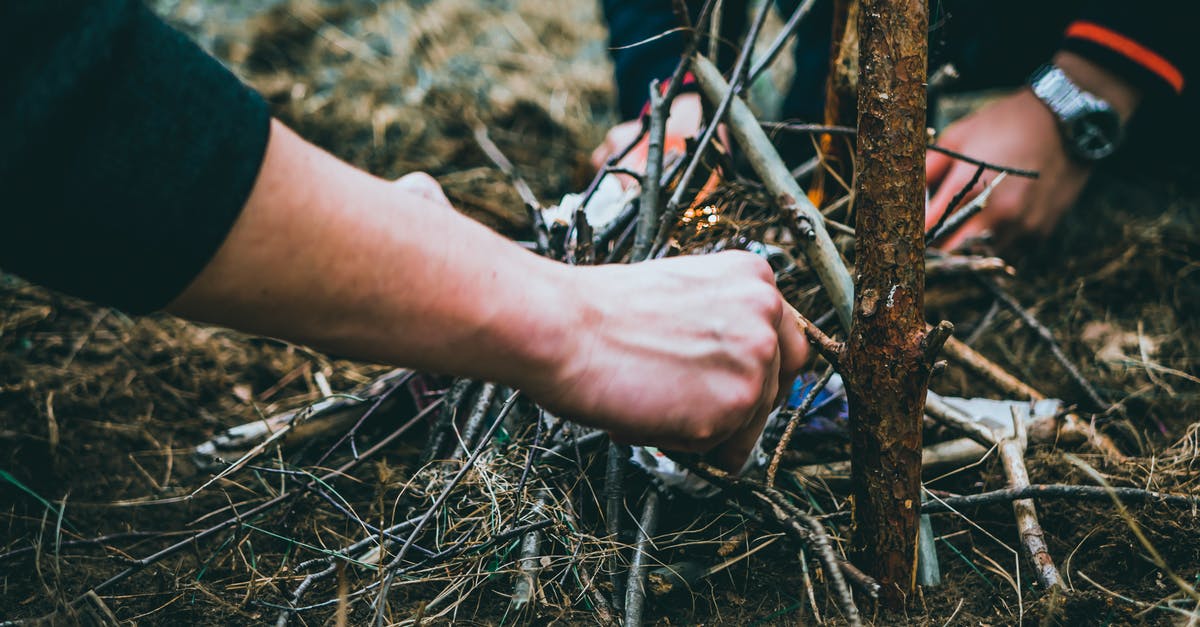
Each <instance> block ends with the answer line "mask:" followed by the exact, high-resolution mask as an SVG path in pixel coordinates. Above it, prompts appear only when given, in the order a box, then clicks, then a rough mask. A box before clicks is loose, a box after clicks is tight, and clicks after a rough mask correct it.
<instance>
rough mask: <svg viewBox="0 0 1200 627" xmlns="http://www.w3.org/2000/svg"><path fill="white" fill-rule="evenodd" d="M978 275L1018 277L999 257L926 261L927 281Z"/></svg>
mask: <svg viewBox="0 0 1200 627" xmlns="http://www.w3.org/2000/svg"><path fill="white" fill-rule="evenodd" d="M976 274H1005V275H1008V276H1016V274H1017V271H1016V270H1014V269H1013V267H1012V266H1010V265H1008V263H1007V262H1005V261H1004V260H1003V259H1000V258H999V257H975V256H963V255H946V256H944V257H934V258H931V259H926V260H925V278H927V279H930V278H941V277H954V276H972V275H976ZM968 343H969V342H968Z"/></svg>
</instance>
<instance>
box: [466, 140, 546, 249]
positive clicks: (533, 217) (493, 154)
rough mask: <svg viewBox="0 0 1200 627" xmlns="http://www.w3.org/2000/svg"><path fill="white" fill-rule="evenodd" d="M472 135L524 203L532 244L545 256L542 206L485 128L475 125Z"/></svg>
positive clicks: (544, 227) (544, 228) (544, 221)
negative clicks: (509, 181) (531, 232)
mask: <svg viewBox="0 0 1200 627" xmlns="http://www.w3.org/2000/svg"><path fill="white" fill-rule="evenodd" d="M473 134H474V136H475V143H477V144H479V149H480V150H482V151H483V154H484V155H486V156H487V158H488V159H490V160H491V161H492V163H494V164H496V167H498V168H500V171H501V172H503V173H504V174H505V175H506V176H508V178H509V180H511V181H512V186H513V189H516V190H517V195H518V196H520V197H521V201H522V202H524V203H525V208H526V209H527V210H528V211H529V220H530V222H531V223H532V225H533V237H534V242H536V243H537V249H538V253H539V254H542V255H545V254H547V253H548V252H549V250H550V231H549V230H548V229H547V228H546V220H545V219H544V218H543V217H542V205H541V203H539V202H538V199H537V196H535V195H534V193H533V189H531V188H530V187H529V184H528V183H526V182H525V179H523V178H521V175H520V174H517V170H516V168H514V167H513V164H512V162H511V161H509V160H508V157H506V156H504V152H502V151H501V150H500V147H499V146H497V145H496V143H495V142H493V141H492V138H491V137H489V136H488V130H487V127H486V126H484V125H482V124H479V125H476V126H475V129H474V133H473Z"/></svg>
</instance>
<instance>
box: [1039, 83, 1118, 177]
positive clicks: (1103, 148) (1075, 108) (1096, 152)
mask: <svg viewBox="0 0 1200 627" xmlns="http://www.w3.org/2000/svg"><path fill="white" fill-rule="evenodd" d="M1029 86H1030V87H1032V88H1033V93H1034V95H1035V96H1037V97H1038V100H1041V101H1042V103H1044V104H1045V105H1046V106H1047V107H1048V108H1049V109H1050V111H1051V112H1053V113H1054V116H1055V117H1056V118H1057V119H1058V128H1059V131H1060V132H1061V133H1062V139H1063V145H1064V146H1066V148H1067V151H1068V152H1069V153H1070V154H1071V155H1072V156H1073V157H1075V158H1076V159H1079V160H1081V161H1085V162H1093V161H1099V160H1101V159H1103V158H1105V157H1107V156H1109V155H1111V154H1112V153H1114V152H1116V150H1117V146H1119V145H1120V143H1121V136H1122V128H1121V117H1120V116H1119V115H1117V112H1116V111H1115V110H1114V109H1113V108H1112V105H1110V104H1108V103H1107V102H1105V101H1104V100H1101V99H1100V98H1097V97H1096V96H1094V95H1092V94H1090V93H1088V92H1086V91H1083V90H1082V89H1080V88H1079V86H1077V85H1076V84H1075V83H1073V82H1071V79H1070V78H1068V77H1067V75H1066V74H1065V73H1063V71H1062V70H1060V69H1059V68H1057V67H1055V66H1053V65H1044V66H1042V67H1041V68H1039V69H1038V71H1037V72H1034V74H1033V76H1032V77H1030V79H1029Z"/></svg>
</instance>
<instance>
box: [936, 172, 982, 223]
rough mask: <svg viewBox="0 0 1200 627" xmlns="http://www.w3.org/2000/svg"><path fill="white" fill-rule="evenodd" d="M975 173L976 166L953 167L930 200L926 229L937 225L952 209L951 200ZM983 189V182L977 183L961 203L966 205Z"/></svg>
mask: <svg viewBox="0 0 1200 627" xmlns="http://www.w3.org/2000/svg"><path fill="white" fill-rule="evenodd" d="M974 175H975V170H974V168H969V167H961V166H956V167H953V168H951V170H950V173H949V174H947V175H946V177H945V180H944V181H943V182H942V184H941V185H940V186H939V187H938V189H937V193H935V194H934V195H933V198H931V199H930V201H929V207H928V208H927V209H926V210H925V230H926V231H929V229H932V228H933V227H934V226H936V225H937V223H938V221H939V220H941V219H942V215H944V214H945V213H946V212H947V211H949V210H950V201H952V200H954V197H955V196H957V195H958V193H959V192H960V191H962V189H963V188H964V187H966V185H967V184H968V183H970V182H971V178H972V177H973V176H974ZM981 189H983V187H982V182H980V183H977V184H976V185H975V186H974V187H973V188H972V189H971V190H969V191H968V192H967V194H966V195H965V196H963V198H962V201H961V204H962V205H965V204H967V203H969V202H971V199H972V198H974V197H975V196H977V195H979V190H981Z"/></svg>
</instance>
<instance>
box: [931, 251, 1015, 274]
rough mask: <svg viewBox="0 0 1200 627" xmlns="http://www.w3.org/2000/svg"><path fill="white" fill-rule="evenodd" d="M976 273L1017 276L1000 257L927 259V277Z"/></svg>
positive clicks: (957, 256)
mask: <svg viewBox="0 0 1200 627" xmlns="http://www.w3.org/2000/svg"><path fill="white" fill-rule="evenodd" d="M976 274H989V275H990V274H1005V275H1008V276H1016V275H1017V271H1016V270H1015V269H1014V268H1013V267H1012V266H1010V265H1008V263H1007V262H1005V261H1004V260H1003V259H1000V258H999V257H976V256H963V255H947V256H945V257H937V258H934V259H926V260H925V278H927V279H932V278H942V277H955V276H972V275H976Z"/></svg>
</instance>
